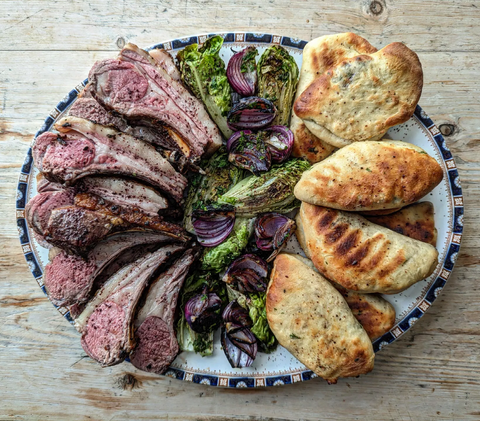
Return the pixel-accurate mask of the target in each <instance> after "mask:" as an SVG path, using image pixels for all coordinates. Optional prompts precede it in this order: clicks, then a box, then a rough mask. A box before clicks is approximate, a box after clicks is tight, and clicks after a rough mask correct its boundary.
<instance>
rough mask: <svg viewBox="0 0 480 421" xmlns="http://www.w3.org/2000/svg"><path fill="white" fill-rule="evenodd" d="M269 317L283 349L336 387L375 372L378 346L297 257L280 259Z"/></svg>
mask: <svg viewBox="0 0 480 421" xmlns="http://www.w3.org/2000/svg"><path fill="white" fill-rule="evenodd" d="M266 311H267V320H268V324H269V326H270V329H271V330H272V332H273V334H274V335H275V337H276V338H277V339H278V342H279V343H280V345H282V346H283V347H285V348H286V349H288V350H289V351H290V352H291V353H292V354H293V355H294V356H295V357H296V358H297V359H298V360H300V361H301V362H302V363H303V364H305V365H306V366H307V367H308V368H309V369H310V370H312V371H314V372H315V373H316V374H317V375H319V376H321V377H323V378H324V379H326V380H328V381H329V382H330V383H335V382H336V381H337V378H339V377H352V376H358V375H360V374H365V373H368V372H369V371H371V370H372V369H373V362H374V357H375V354H374V352H373V347H372V343H371V341H370V339H369V337H368V335H367V333H366V332H365V330H364V329H363V328H362V326H361V325H360V323H359V322H358V321H357V320H356V319H355V317H353V314H352V312H351V311H350V309H349V308H348V305H347V303H346V302H345V300H344V299H343V297H342V296H341V294H340V293H339V292H338V291H337V290H336V289H335V288H334V287H333V286H332V285H331V284H330V282H328V281H327V280H326V279H325V278H323V277H322V276H321V275H320V274H319V273H317V272H315V271H314V270H313V269H311V268H310V267H308V266H307V265H306V264H305V263H302V262H301V261H300V259H298V257H297V256H294V255H291V254H286V253H281V254H279V255H278V256H277V258H276V259H275V262H274V266H273V270H272V273H271V276H270V283H269V286H268V290H267V304H266Z"/></svg>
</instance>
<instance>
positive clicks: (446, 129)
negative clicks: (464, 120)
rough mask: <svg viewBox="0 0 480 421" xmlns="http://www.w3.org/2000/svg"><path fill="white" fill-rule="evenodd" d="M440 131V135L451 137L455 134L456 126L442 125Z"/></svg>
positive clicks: (439, 127)
mask: <svg viewBox="0 0 480 421" xmlns="http://www.w3.org/2000/svg"><path fill="white" fill-rule="evenodd" d="M438 130H440V133H441V134H442V135H443V136H451V135H452V134H453V133H455V125H454V124H448V123H445V124H440V126H438Z"/></svg>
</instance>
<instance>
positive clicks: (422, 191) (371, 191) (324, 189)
mask: <svg viewBox="0 0 480 421" xmlns="http://www.w3.org/2000/svg"><path fill="white" fill-rule="evenodd" d="M442 177H443V171H442V168H441V167H440V165H439V164H438V163H437V161H436V160H435V158H433V157H431V156H430V155H428V154H427V153H426V152H425V151H424V150H423V149H421V148H419V147H418V146H415V145H412V144H411V143H406V142H400V141H387V140H384V141H381V142H373V141H371V142H357V143H354V144H352V145H349V146H346V147H345V148H342V149H339V150H338V151H337V152H335V153H334V154H333V155H331V156H329V157H328V158H327V159H325V160H324V161H322V162H319V163H318V164H315V165H313V166H312V168H311V169H309V170H308V171H305V172H304V173H303V174H302V177H301V179H300V181H299V182H298V183H297V185H296V186H295V190H294V193H295V196H296V197H297V199H299V200H302V201H304V202H307V203H311V204H313V205H320V206H326V207H329V208H333V209H340V210H347V211H357V212H361V211H371V210H378V209H394V208H401V207H403V206H406V205H409V204H411V203H414V202H416V201H418V200H419V199H421V198H422V197H423V196H425V195H426V194H428V193H429V192H430V191H432V190H433V188H434V187H435V186H437V185H438V184H439V183H440V181H441V180H442Z"/></svg>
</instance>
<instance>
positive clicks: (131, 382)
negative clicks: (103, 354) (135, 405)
mask: <svg viewBox="0 0 480 421" xmlns="http://www.w3.org/2000/svg"><path fill="white" fill-rule="evenodd" d="M117 383H118V386H119V387H120V388H121V389H123V390H132V389H135V388H136V387H140V385H139V384H138V380H137V379H136V378H135V377H134V376H133V375H132V374H130V373H126V374H125V375H123V376H121V377H120V378H119V379H118V380H117Z"/></svg>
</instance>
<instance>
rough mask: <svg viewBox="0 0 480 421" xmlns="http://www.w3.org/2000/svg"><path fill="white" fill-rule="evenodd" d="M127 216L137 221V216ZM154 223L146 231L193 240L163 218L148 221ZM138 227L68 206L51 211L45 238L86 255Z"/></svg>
mask: <svg viewBox="0 0 480 421" xmlns="http://www.w3.org/2000/svg"><path fill="white" fill-rule="evenodd" d="M127 216H129V217H132V218H135V217H136V216H137V215H135V214H132V215H127ZM152 220H153V222H152V223H148V224H147V223H144V224H143V225H144V228H148V229H149V230H152V231H158V232H160V233H162V234H164V235H167V236H169V237H171V238H172V239H174V240H177V241H180V242H187V241H188V240H189V239H190V238H189V237H188V236H187V235H186V234H185V231H184V230H183V228H182V227H180V226H179V225H175V224H172V223H169V222H166V221H162V220H160V219H159V218H150V220H146V221H145V222H149V221H152ZM137 225H138V224H137ZM134 228H138V226H137V227H136V226H135V225H134V224H132V223H130V222H128V221H127V219H124V218H121V217H119V216H117V215H115V214H113V213H108V210H104V211H95V210H90V209H86V208H83V207H80V206H64V207H61V208H58V209H54V210H53V211H52V212H51V214H50V219H49V221H48V225H47V227H46V230H45V232H44V237H45V240H47V241H48V242H49V243H51V244H53V245H54V246H56V247H59V248H61V249H63V250H66V251H70V252H73V253H76V254H80V255H85V254H86V252H87V251H88V250H89V249H90V248H91V247H92V246H94V245H95V244H97V243H98V242H99V241H100V240H102V239H103V238H105V237H106V236H107V235H109V234H113V233H115V232H119V231H126V230H129V229H134Z"/></svg>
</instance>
